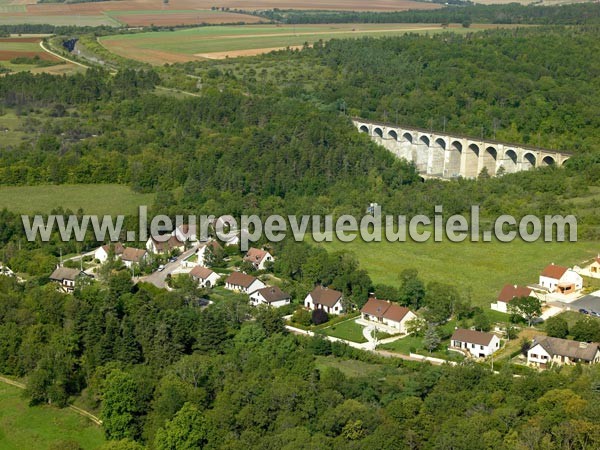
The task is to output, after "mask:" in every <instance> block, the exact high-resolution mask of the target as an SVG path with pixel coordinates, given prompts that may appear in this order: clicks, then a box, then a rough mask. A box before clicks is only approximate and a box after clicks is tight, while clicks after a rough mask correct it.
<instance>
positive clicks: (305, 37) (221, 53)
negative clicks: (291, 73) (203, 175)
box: [100, 24, 490, 64]
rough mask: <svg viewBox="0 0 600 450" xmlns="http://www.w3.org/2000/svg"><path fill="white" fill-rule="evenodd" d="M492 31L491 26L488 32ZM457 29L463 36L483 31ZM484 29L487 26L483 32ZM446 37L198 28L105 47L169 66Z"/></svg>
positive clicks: (304, 28)
mask: <svg viewBox="0 0 600 450" xmlns="http://www.w3.org/2000/svg"><path fill="white" fill-rule="evenodd" d="M485 27H486V28H489V27H490V26H489V25H488V26H485ZM478 28H480V27H479V26H477V25H474V26H472V27H471V28H469V29H465V28H461V27H452V28H451V30H452V31H456V32H463V31H466V30H472V29H478ZM481 28H483V26H481ZM441 31H446V30H445V29H443V28H441V27H440V26H439V25H435V24H327V25H295V26H294V25H248V26H216V27H202V28H192V29H186V30H177V31H159V32H147V33H138V34H126V35H114V36H106V37H103V38H101V39H100V43H101V44H102V45H103V46H105V47H106V48H107V49H108V50H110V51H111V52H113V53H116V54H118V55H120V56H123V57H126V58H131V59H136V60H139V61H144V62H148V63H151V64H164V63H174V62H185V61H191V60H200V59H219V58H225V57H235V56H250V55H256V54H259V53H266V52H269V51H272V50H276V49H282V48H286V47H299V46H302V45H304V44H305V43H309V44H312V43H314V42H317V41H319V40H329V39H332V38H339V39H342V38H358V37H361V36H394V35H401V34H405V33H409V32H415V33H437V32H441Z"/></svg>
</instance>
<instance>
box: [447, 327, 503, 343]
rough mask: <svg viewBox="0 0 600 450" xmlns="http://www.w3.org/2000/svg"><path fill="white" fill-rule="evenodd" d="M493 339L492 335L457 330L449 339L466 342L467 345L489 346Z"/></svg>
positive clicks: (462, 329) (461, 329)
mask: <svg viewBox="0 0 600 450" xmlns="http://www.w3.org/2000/svg"><path fill="white" fill-rule="evenodd" d="M493 337H494V335H493V334H492V333H484V332H482V331H476V330H465V329H464V328H457V329H456V330H454V333H453V334H452V337H451V338H450V339H452V340H453V341H460V342H468V343H469V344H477V345H489V344H490V342H492V338H493Z"/></svg>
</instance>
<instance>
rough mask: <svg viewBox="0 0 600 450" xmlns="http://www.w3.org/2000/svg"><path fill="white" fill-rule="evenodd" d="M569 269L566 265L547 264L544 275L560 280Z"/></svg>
mask: <svg viewBox="0 0 600 450" xmlns="http://www.w3.org/2000/svg"><path fill="white" fill-rule="evenodd" d="M567 270H569V269H568V268H566V267H562V266H556V265H554V264H550V265H549V266H546V268H545V269H544V271H543V272H542V276H543V277H548V278H552V279H554V280H560V278H561V277H562V276H563V274H564V273H565V272H566V271H567Z"/></svg>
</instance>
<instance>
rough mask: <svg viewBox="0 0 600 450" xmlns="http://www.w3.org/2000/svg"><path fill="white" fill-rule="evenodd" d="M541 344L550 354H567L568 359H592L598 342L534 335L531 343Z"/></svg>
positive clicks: (596, 350)
mask: <svg viewBox="0 0 600 450" xmlns="http://www.w3.org/2000/svg"><path fill="white" fill-rule="evenodd" d="M537 344H539V345H541V346H542V348H543V349H544V350H546V352H548V354H549V355H550V356H567V357H569V358H570V359H581V360H584V361H592V360H593V359H594V358H595V357H596V353H598V344H596V343H593V342H592V343H590V344H588V343H587V342H577V341H571V340H569V339H559V338H553V337H549V336H536V337H535V339H534V340H533V345H534V346H535V345H537Z"/></svg>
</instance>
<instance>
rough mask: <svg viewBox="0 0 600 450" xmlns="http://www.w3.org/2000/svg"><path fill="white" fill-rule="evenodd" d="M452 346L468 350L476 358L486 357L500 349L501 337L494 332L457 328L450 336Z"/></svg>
mask: <svg viewBox="0 0 600 450" xmlns="http://www.w3.org/2000/svg"><path fill="white" fill-rule="evenodd" d="M450 347H451V348H458V349H462V350H463V351H467V352H469V353H470V354H471V355H472V356H474V357H475V358H485V357H486V356H489V355H491V354H492V353H494V352H495V351H497V350H499V349H500V338H499V337H498V336H496V335H495V334H492V333H484V332H482V331H475V330H465V329H464V328H457V329H456V330H455V331H454V333H453V334H452V337H451V338H450Z"/></svg>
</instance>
